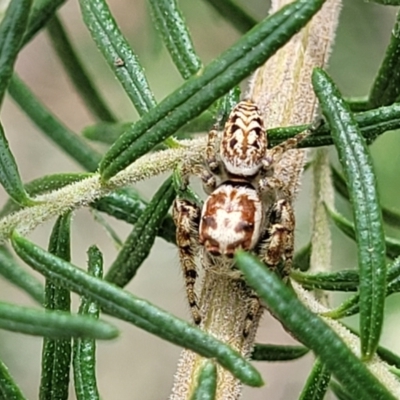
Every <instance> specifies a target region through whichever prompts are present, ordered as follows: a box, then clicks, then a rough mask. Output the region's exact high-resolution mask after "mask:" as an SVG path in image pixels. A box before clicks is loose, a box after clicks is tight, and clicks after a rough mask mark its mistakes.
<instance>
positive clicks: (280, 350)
mask: <svg viewBox="0 0 400 400" xmlns="http://www.w3.org/2000/svg"><path fill="white" fill-rule="evenodd" d="M308 352H309V350H308V349H307V348H306V347H304V346H283V345H277V344H256V345H255V346H254V350H253V353H251V359H252V360H254V361H292V360H297V359H298V358H300V357H303V356H304V355H305V354H307V353H308Z"/></svg>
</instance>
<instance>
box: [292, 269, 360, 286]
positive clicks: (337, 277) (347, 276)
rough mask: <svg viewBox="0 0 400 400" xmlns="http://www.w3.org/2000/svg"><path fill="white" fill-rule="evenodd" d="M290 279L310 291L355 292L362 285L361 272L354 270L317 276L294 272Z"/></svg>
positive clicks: (324, 273) (323, 273) (318, 274)
mask: <svg viewBox="0 0 400 400" xmlns="http://www.w3.org/2000/svg"><path fill="white" fill-rule="evenodd" d="M290 277H291V278H292V279H294V280H295V281H296V282H298V283H300V284H301V285H302V286H303V287H304V288H305V289H308V290H314V289H320V290H334V291H341V292H355V291H357V290H358V285H359V283H360V274H359V272H358V271H355V270H352V269H350V270H343V271H337V272H319V273H316V274H308V273H304V272H300V271H292V272H291V274H290Z"/></svg>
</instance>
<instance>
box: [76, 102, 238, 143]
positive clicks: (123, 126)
mask: <svg viewBox="0 0 400 400" xmlns="http://www.w3.org/2000/svg"><path fill="white" fill-rule="evenodd" d="M236 103H237V102H236ZM236 103H235V104H236ZM231 109H232V108H231ZM214 122H215V121H214V115H213V114H212V113H211V112H210V111H205V112H204V113H203V114H201V115H199V116H198V117H197V118H194V119H192V120H191V121H189V122H188V123H187V124H186V125H184V126H182V128H180V129H178V130H177V131H176V132H175V134H174V138H176V139H188V138H190V136H191V135H190V134H191V133H198V132H206V131H208V130H209V129H210V127H211V126H212V125H213V123H214ZM132 125H133V123H132V122H117V123H110V122H99V123H97V124H95V125H90V126H87V127H86V128H84V129H83V131H82V136H84V137H85V138H86V139H89V140H93V141H95V142H100V143H104V144H108V145H110V144H113V143H114V142H115V141H116V140H117V139H118V138H119V137H120V136H121V135H122V134H123V133H124V132H125V131H126V130H128V129H129V128H130V127H131V126H132ZM160 146H161V145H160ZM155 149H157V146H156V147H155V148H154V150H155Z"/></svg>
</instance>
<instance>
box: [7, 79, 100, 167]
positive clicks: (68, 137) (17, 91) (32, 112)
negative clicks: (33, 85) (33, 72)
mask: <svg viewBox="0 0 400 400" xmlns="http://www.w3.org/2000/svg"><path fill="white" fill-rule="evenodd" d="M8 91H9V92H10V95H11V97H12V98H13V99H14V100H15V102H16V103H17V104H18V105H19V106H20V107H21V108H22V110H24V111H25V113H26V114H27V115H28V116H29V118H31V119H32V121H33V122H34V123H35V125H36V126H37V127H38V128H39V129H41V130H42V131H43V133H45V134H46V136H48V137H49V138H50V139H51V140H52V141H53V142H54V143H55V144H57V145H58V146H59V147H61V149H63V150H64V151H65V152H66V153H67V154H68V155H70V156H71V157H72V158H73V159H74V160H76V161H77V162H78V163H79V164H80V165H82V166H83V167H84V168H85V169H87V170H88V171H96V169H97V167H98V163H99V160H100V158H101V156H100V154H99V153H98V152H97V151H96V150H94V149H92V148H91V147H89V145H88V144H86V143H85V142H84V140H82V138H81V137H79V136H78V135H76V134H75V133H73V132H71V131H70V130H69V129H68V128H66V127H65V126H64V125H63V124H62V123H61V122H60V121H59V120H58V119H57V118H56V117H55V116H54V115H53V114H51V113H50V111H49V110H47V109H46V107H45V106H44V105H43V104H42V103H41V102H40V101H39V100H38V99H37V98H36V97H35V96H34V95H33V93H32V92H31V91H30V90H29V89H28V87H27V86H26V85H25V84H24V83H23V82H22V81H21V80H20V79H19V78H18V77H17V76H16V75H15V74H14V76H13V77H12V79H11V81H10V85H9V87H8Z"/></svg>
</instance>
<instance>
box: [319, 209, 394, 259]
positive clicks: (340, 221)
mask: <svg viewBox="0 0 400 400" xmlns="http://www.w3.org/2000/svg"><path fill="white" fill-rule="evenodd" d="M326 210H327V211H328V214H329V217H330V218H331V219H332V221H333V222H334V223H335V225H336V226H337V227H338V228H339V229H340V230H341V231H342V232H343V233H344V234H345V235H347V236H348V237H350V238H352V239H356V231H355V228H354V225H353V224H352V223H351V222H350V221H349V220H347V219H346V218H344V217H343V215H341V214H339V213H337V212H336V211H333V210H330V209H329V208H328V207H326ZM385 244H386V256H387V257H389V258H391V259H395V258H397V257H398V256H399V255H400V241H399V240H397V239H394V238H391V237H385Z"/></svg>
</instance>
